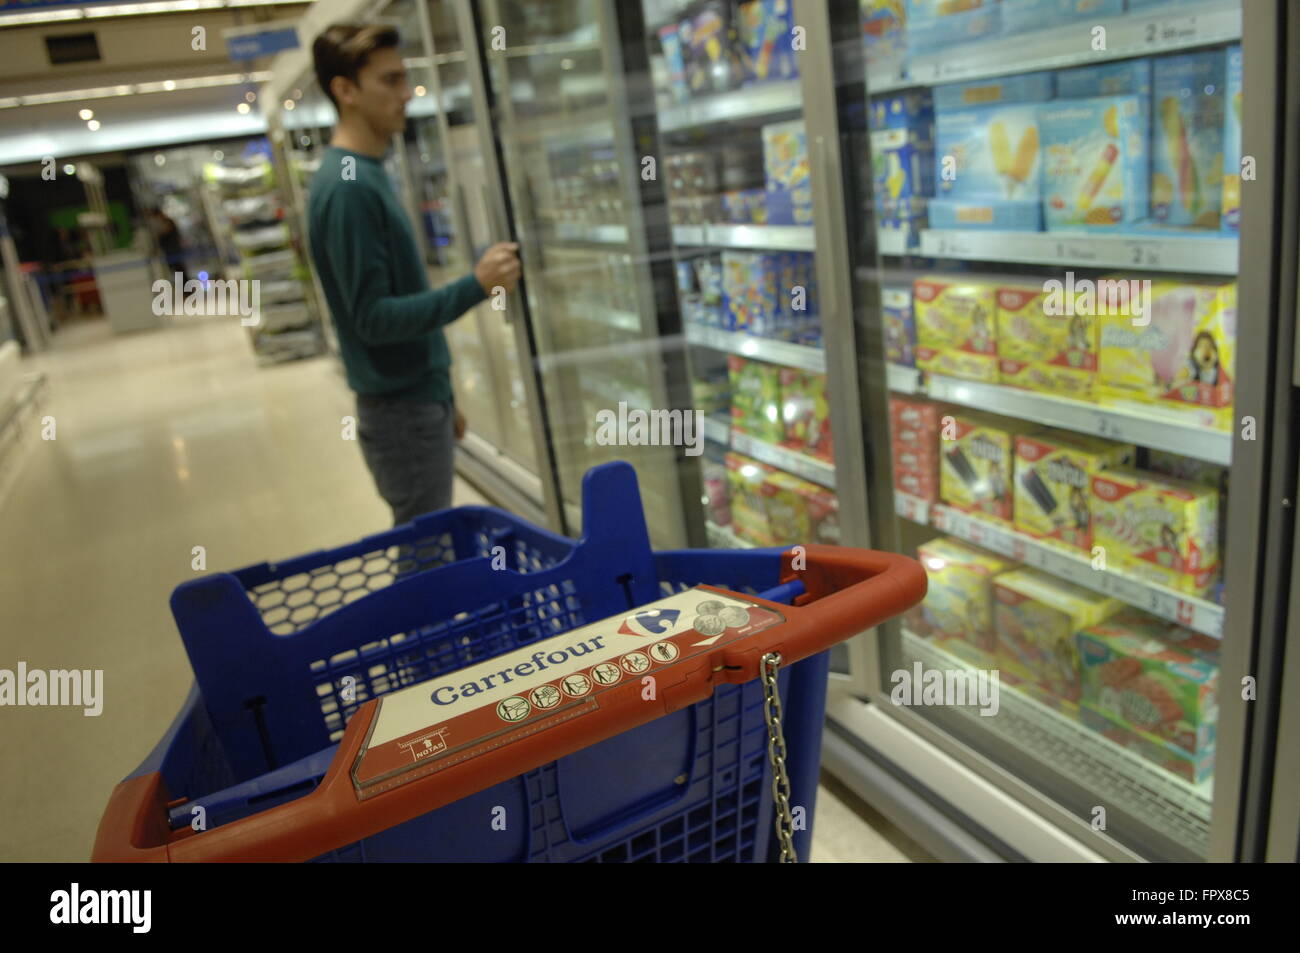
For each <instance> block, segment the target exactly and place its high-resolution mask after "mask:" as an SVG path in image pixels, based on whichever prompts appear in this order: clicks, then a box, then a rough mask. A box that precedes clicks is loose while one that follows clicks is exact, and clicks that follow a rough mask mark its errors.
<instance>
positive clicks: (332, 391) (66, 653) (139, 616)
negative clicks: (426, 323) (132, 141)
mask: <svg viewBox="0 0 1300 953" xmlns="http://www.w3.org/2000/svg"><path fill="white" fill-rule="evenodd" d="M173 320H174V321H175V323H174V324H173V325H172V326H170V327H168V328H166V329H164V330H162V331H156V332H147V333H143V334H137V335H130V336H125V337H114V336H113V335H112V334H111V333H110V331H109V328H108V325H107V322H105V321H103V320H92V321H81V322H77V323H75V324H73V325H71V326H69V327H67V328H65V329H64V330H62V331H60V333H59V334H58V336H57V338H56V342H57V343H56V347H55V349H54V350H53V351H51V352H50V353H48V354H45V355H42V356H40V357H39V358H37V359H36V360H35V361H33V362H32V364H33V367H34V368H39V369H41V370H43V371H45V372H46V374H47V375H48V379H49V386H48V389H47V395H48V396H47V402H46V406H45V407H44V408H43V410H42V413H43V414H48V415H51V416H53V418H54V422H55V428H56V430H55V439H54V440H50V441H37V442H34V443H32V444H31V445H30V447H29V449H28V450H27V452H26V458H25V460H24V462H23V464H22V466H21V469H20V470H19V472H18V473H17V475H16V477H14V478H13V479H11V480H10V485H9V486H8V488H7V491H6V492H5V493H4V495H3V497H0V553H3V554H4V556H3V560H2V562H0V613H2V616H0V617H2V618H3V619H4V624H3V633H4V635H3V646H4V653H3V655H4V657H3V660H2V661H0V667H4V668H11V669H14V668H16V667H17V663H18V662H19V661H23V662H26V664H27V667H28V669H29V670H32V669H71V668H77V669H102V670H103V671H104V712H103V715H102V716H100V717H97V718H96V717H85V716H84V715H83V713H82V710H81V709H77V708H32V707H16V708H6V710H5V711H4V712H3V716H2V720H0V749H2V750H3V751H4V754H5V767H4V782H5V783H4V784H3V786H2V787H0V861H47V860H58V861H80V860H85V859H87V858H88V857H89V854H90V849H91V845H92V842H93V840H94V834H95V830H96V827H97V825H98V822H99V816H100V813H101V812H102V810H103V807H104V803H105V801H106V799H107V797H108V794H109V792H110V791H111V790H112V788H113V785H114V784H116V783H117V782H118V781H119V780H121V778H122V777H123V776H124V775H125V774H127V773H128V772H129V771H130V770H132V769H133V768H134V767H135V766H136V765H137V764H138V763H139V762H140V761H141V760H142V759H143V758H144V757H145V756H146V755H147V754H148V753H149V751H150V750H151V749H152V747H153V745H154V743H155V742H156V741H157V740H158V738H159V737H160V736H161V734H162V732H163V730H164V729H165V728H166V726H167V725H168V724H169V723H170V722H171V719H172V717H173V716H174V715H175V714H176V711H177V709H178V708H179V707H180V704H181V702H182V701H183V700H184V698H185V694H186V691H187V690H188V688H189V684H190V673H189V664H188V661H187V660H186V657H185V652H184V650H183V649H182V647H181V643H180V640H179V639H178V638H177V636H176V632H175V629H174V626H173V623H172V619H171V615H170V612H169V610H168V602H167V600H168V597H169V596H170V594H171V591H172V590H173V589H174V588H175V587H176V586H177V585H178V584H179V583H181V582H184V581H185V580H187V579H192V578H194V576H195V575H196V574H197V570H196V569H195V568H193V565H192V564H193V561H194V560H195V558H196V557H195V555H194V554H195V551H196V550H195V547H200V546H201V547H203V554H204V556H205V558H206V565H207V568H208V569H209V570H216V569H221V568H227V567H234V566H242V565H247V564H249V563H255V562H260V561H262V560H273V559H278V558H283V557H287V556H293V555H297V554H299V553H303V552H307V551H310V550H313V549H318V548H321V547H328V546H333V545H338V544H341V543H344V542H348V541H350V540H353V539H356V538H358V537H360V536H363V535H365V534H367V533H371V532H375V531H377V530H381V529H384V528H386V527H387V526H388V525H389V519H390V517H389V515H388V509H387V507H386V506H385V505H384V504H383V502H382V501H381V500H380V499H379V497H378V496H377V495H376V493H375V490H374V487H373V485H372V483H371V482H370V475H369V474H368V472H367V471H366V469H365V465H364V463H363V462H362V460H361V454H360V452H359V450H358V449H357V446H356V444H355V443H354V442H352V441H347V440H343V439H341V424H340V418H342V417H343V416H344V415H347V414H350V413H352V412H353V408H352V402H351V395H350V393H349V391H348V390H347V387H346V385H345V384H344V381H343V379H342V378H341V376H340V375H339V373H338V372H337V371H336V370H335V366H334V364H333V362H332V361H331V360H328V359H323V358H322V359H318V360H311V361H302V362H296V363H292V364H286V365H283V366H279V367H271V368H258V367H257V366H256V365H255V364H254V363H253V358H252V355H251V352H250V350H249V346H248V341H247V338H246V336H245V333H244V331H243V329H242V328H240V327H239V326H238V325H237V324H234V323H232V322H231V319H229V318H187V319H184V321H179V320H176V319H173ZM469 424H470V426H471V427H472V426H473V421H472V420H471V421H470V422H469ZM481 501H482V499H481V497H479V495H478V494H477V493H476V492H475V491H474V490H473V488H472V487H470V486H469V485H467V484H466V483H465V482H464V481H462V480H457V482H456V489H455V502H456V503H457V504H463V503H471V502H481ZM835 787H836V786H835V785H834V783H833V782H832V783H831V785H830V787H825V786H824V787H823V788H822V790H821V792H820V794H819V800H818V813H817V823H816V825H815V831H814V847H813V857H812V859H813V860H815V861H866V860H908V859H921V855H920V853H919V852H918V851H916V850H915V848H914V847H913V846H910V845H908V844H907V843H906V842H905V841H904V839H903V838H901V837H900V836H898V835H897V832H896V831H893V830H892V829H891V828H889V827H888V825H887V824H884V823H883V822H881V821H880V820H879V819H878V818H877V819H875V823H876V825H877V828H879V830H880V831H882V832H883V833H880V832H878V831H877V830H876V829H873V828H872V826H871V825H869V824H868V823H867V821H865V820H864V819H863V817H862V815H861V814H860V813H859V810H861V807H860V806H858V807H857V808H856V809H855V807H854V804H853V802H854V798H853V797H852V795H851V794H848V793H847V792H845V791H843V790H842V789H841V790H833V789H834V788H835Z"/></svg>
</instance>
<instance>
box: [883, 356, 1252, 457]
mask: <svg viewBox="0 0 1300 953" xmlns="http://www.w3.org/2000/svg"><path fill="white" fill-rule="evenodd" d="M887 374H888V377H887V380H888V383H889V388H890V390H893V391H895V392H897V393H904V394H922V395H924V396H926V397H929V398H930V399H932V400H940V401H944V402H945V403H949V404H961V405H962V406H965V407H973V408H975V409H977V410H985V411H991V412H993V413H998V414H1003V415H1005V416H1008V417H1019V418H1021V419H1022V420H1029V421H1033V422H1034V423H1041V424H1046V425H1050V426H1053V427H1063V428H1065V429H1067V430H1073V431H1075V432H1076V433H1086V434H1093V435H1095V436H1098V437H1105V438H1107V439H1109V440H1116V441H1119V442H1121V443H1134V444H1138V445H1140V446H1144V447H1150V448H1152V449H1155V450H1168V451H1169V452H1171V453H1178V454H1181V455H1183V456H1185V457H1195V458H1196V459H1197V460H1205V461H1207V462H1209V463H1217V464H1219V465H1220V466H1228V465H1229V464H1231V463H1232V432H1231V431H1227V430H1211V429H1209V428H1207V427H1204V426H1201V425H1199V424H1198V423H1197V421H1195V420H1194V419H1188V418H1189V414H1175V413H1174V412H1173V411H1170V412H1168V413H1167V414H1165V415H1161V414H1160V410H1159V408H1155V407H1151V408H1148V407H1145V406H1143V407H1142V408H1136V407H1135V408H1133V409H1128V408H1122V407H1104V406H1101V405H1100V404H1090V403H1087V402H1085V401H1081V400H1071V399H1070V398H1068V397H1057V396H1055V395H1054V394H1044V393H1040V392H1038V391H1029V390H1020V389H1018V388H1015V387H1005V386H1002V385H1000V384H982V383H979V382H978V381H967V380H959V379H957V378H953V377H943V376H941V375H938V374H928V375H924V376H923V375H922V374H921V373H920V372H919V371H917V370H916V369H915V368H911V367H899V366H897V365H890V366H889V369H888V371H887Z"/></svg>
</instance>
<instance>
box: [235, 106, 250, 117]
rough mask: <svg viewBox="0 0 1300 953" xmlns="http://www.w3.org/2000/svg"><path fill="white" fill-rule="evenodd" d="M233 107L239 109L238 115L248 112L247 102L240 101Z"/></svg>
mask: <svg viewBox="0 0 1300 953" xmlns="http://www.w3.org/2000/svg"><path fill="white" fill-rule="evenodd" d="M235 109H237V110H239V113H240V115H245V114H247V112H248V103H240V104H239V105H238V106H236V107H235Z"/></svg>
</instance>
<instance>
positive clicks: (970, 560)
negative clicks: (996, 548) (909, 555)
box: [916, 537, 1015, 652]
mask: <svg viewBox="0 0 1300 953" xmlns="http://www.w3.org/2000/svg"><path fill="white" fill-rule="evenodd" d="M916 557H917V559H918V560H919V561H920V563H921V565H922V566H924V567H925V574H926V577H927V579H928V580H929V588H928V589H927V590H926V594H925V601H924V602H922V603H921V619H922V622H923V625H924V626H925V630H926V631H927V632H933V633H940V632H941V633H943V634H944V635H948V636H955V637H957V638H960V639H962V640H964V641H966V642H968V643H970V644H971V645H974V646H975V647H976V648H979V649H981V650H983V651H985V652H992V651H993V648H994V636H993V578H994V577H995V576H997V575H998V574H999V573H1003V572H1007V571H1008V570H1010V569H1012V568H1013V567H1014V566H1015V563H1014V562H1012V561H1010V560H1007V559H1003V558H1001V557H999V556H994V555H992V554H990V553H986V552H984V551H983V550H980V549H976V548H974V547H973V546H968V545H966V544H965V543H962V542H960V541H959V540H955V539H949V538H946V537H940V538H939V539H932V540H930V541H929V542H926V543H923V544H922V545H920V546H919V547H917V550H916Z"/></svg>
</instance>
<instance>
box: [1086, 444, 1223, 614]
mask: <svg viewBox="0 0 1300 953" xmlns="http://www.w3.org/2000/svg"><path fill="white" fill-rule="evenodd" d="M1091 487H1092V499H1091V501H1090V505H1091V506H1092V520H1093V540H1094V544H1095V545H1097V546H1101V547H1103V549H1104V550H1105V554H1106V563H1107V568H1110V569H1121V570H1123V571H1124V572H1126V573H1129V574H1131V575H1134V576H1137V577H1138V578H1141V579H1146V580H1150V581H1152V582H1158V583H1160V584H1162V585H1165V586H1169V587H1170V588H1172V589H1177V590H1179V591H1181V592H1186V593H1189V594H1191V595H1195V596H1204V595H1205V594H1206V593H1207V592H1209V590H1210V589H1211V587H1212V586H1213V585H1214V582H1215V580H1216V578H1217V569H1218V563H1219V553H1218V533H1219V529H1218V520H1219V495H1218V492H1217V491H1216V490H1214V489H1213V488H1211V487H1206V486H1198V485H1196V484H1194V483H1186V482H1184V481H1182V480H1175V479H1173V478H1172V477H1165V476H1159V475H1157V474H1154V473H1148V472H1145V471H1141V470H1135V469H1132V468H1129V467H1119V468H1115V469H1111V470H1106V471H1104V472H1102V473H1098V474H1094V475H1093V476H1092V478H1091Z"/></svg>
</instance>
